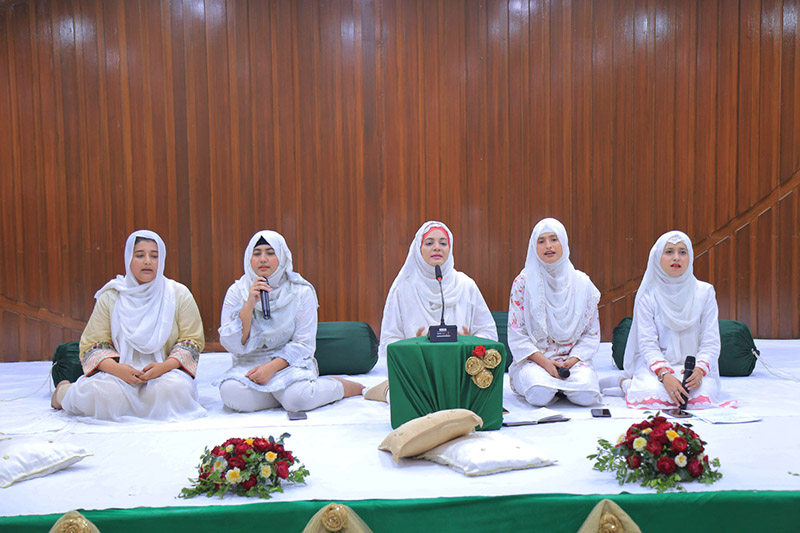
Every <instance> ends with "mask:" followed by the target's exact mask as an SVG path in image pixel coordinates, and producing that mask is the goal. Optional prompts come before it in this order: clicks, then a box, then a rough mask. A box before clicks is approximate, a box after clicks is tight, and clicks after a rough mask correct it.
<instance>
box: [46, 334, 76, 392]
mask: <svg viewBox="0 0 800 533" xmlns="http://www.w3.org/2000/svg"><path fill="white" fill-rule="evenodd" d="M50 375H51V376H52V378H53V385H56V386H57V385H58V384H59V383H61V382H62V381H64V380H65V379H66V380H69V381H70V382H71V383H74V382H76V381H78V378H79V377H81V376H82V375H83V366H81V359H80V347H79V345H78V341H73V342H65V343H64V344H59V345H58V347H56V351H55V353H54V354H53V368H52V369H51V370H50Z"/></svg>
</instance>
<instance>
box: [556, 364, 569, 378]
mask: <svg viewBox="0 0 800 533" xmlns="http://www.w3.org/2000/svg"><path fill="white" fill-rule="evenodd" d="M569 374H570V372H569V368H567V367H565V366H560V367H558V377H560V378H562V379H567V378H568V377H569Z"/></svg>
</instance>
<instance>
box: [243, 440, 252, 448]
mask: <svg viewBox="0 0 800 533" xmlns="http://www.w3.org/2000/svg"><path fill="white" fill-rule="evenodd" d="M244 441H245V442H246V443H247V444H249V445H250V446H252V445H253V439H244Z"/></svg>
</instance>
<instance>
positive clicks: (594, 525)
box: [578, 499, 642, 533]
mask: <svg viewBox="0 0 800 533" xmlns="http://www.w3.org/2000/svg"><path fill="white" fill-rule="evenodd" d="M578 533H642V530H641V529H639V526H637V525H636V522H634V521H633V520H632V519H631V517H630V516H628V513H626V512H625V511H623V510H622V507H620V506H619V505H617V504H616V503H614V502H613V501H611V500H608V499H606V500H600V501H599V502H597V505H595V506H594V509H592V512H591V513H589V516H587V517H586V521H585V522H584V523H583V525H582V526H581V528H580V529H579V530H578Z"/></svg>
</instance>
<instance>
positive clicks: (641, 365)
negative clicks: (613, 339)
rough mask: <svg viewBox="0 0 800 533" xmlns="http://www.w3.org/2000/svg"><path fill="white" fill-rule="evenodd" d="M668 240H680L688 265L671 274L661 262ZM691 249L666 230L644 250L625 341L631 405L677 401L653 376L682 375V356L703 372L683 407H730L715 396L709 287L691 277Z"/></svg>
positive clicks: (713, 306)
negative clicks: (641, 274) (691, 358)
mask: <svg viewBox="0 0 800 533" xmlns="http://www.w3.org/2000/svg"><path fill="white" fill-rule="evenodd" d="M668 243H671V244H678V243H684V244H685V245H686V247H687V250H688V252H689V265H688V267H687V269H686V271H685V272H683V274H681V275H680V276H677V277H672V276H670V275H669V274H667V273H666V272H664V270H663V268H662V267H661V264H660V261H661V255H662V253H663V251H664V248H665V247H666V245H667V244H668ZM693 265H694V250H693V248H692V242H691V240H690V239H689V237H688V236H687V235H686V234H685V233H682V232H680V231H670V232H667V233H665V234H664V235H662V236H661V237H659V239H658V240H657V241H656V243H655V244H654V245H653V247H652V249H651V250H650V256H649V260H648V264H647V271H646V272H645V275H644V277H643V278H642V283H641V285H640V286H639V290H638V292H637V293H636V303H635V305H634V309H633V324H632V325H631V331H630V334H629V336H628V343H627V344H626V346H625V361H624V370H625V374H626V376H627V377H628V378H632V381H630V382H628V383H626V386H625V389H626V401H627V404H628V407H630V408H634V409H671V408H675V407H677V406H678V405H677V404H676V403H675V402H674V401H673V399H671V398H670V397H669V394H668V393H667V390H666V389H665V388H664V386H663V384H662V383H661V382H659V381H658V375H657V374H658V373H660V372H661V371H662V369H666V370H668V371H669V372H671V373H672V374H673V375H674V376H675V377H676V378H677V379H678V380H679V381H682V380H683V374H682V372H683V367H684V363H685V360H686V356H688V355H694V356H695V358H696V367H697V368H701V369H702V370H703V371H704V372H705V376H704V377H703V380H702V382H701V384H700V388H698V389H695V390H692V391H689V399H688V401H687V408H689V409H705V408H710V407H736V401H735V400H728V401H722V400H721V399H720V378H719V366H718V359H719V350H720V339H719V323H718V314H719V312H718V309H717V299H716V293H715V292H714V287H712V286H711V285H710V284H708V283H705V282H703V281H699V280H698V279H697V278H695V276H694V273H693Z"/></svg>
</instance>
